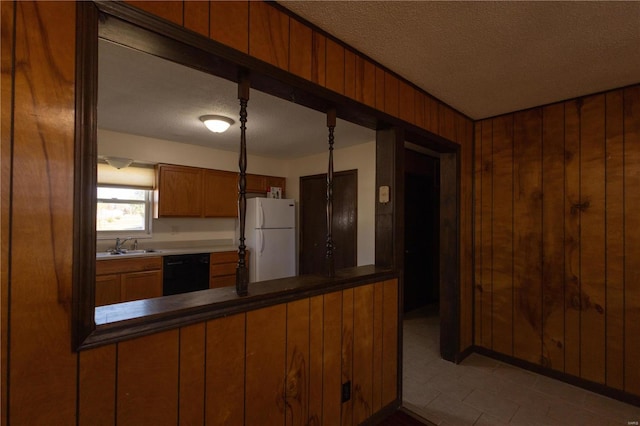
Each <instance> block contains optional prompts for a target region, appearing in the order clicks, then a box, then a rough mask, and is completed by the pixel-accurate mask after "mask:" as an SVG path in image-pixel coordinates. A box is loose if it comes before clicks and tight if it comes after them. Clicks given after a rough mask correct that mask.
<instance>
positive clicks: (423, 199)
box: [403, 149, 440, 315]
mask: <svg viewBox="0 0 640 426" xmlns="http://www.w3.org/2000/svg"><path fill="white" fill-rule="evenodd" d="M439 176H440V160H439V158H438V157H434V156H431V155H426V154H422V153H419V152H416V151H413V150H409V149H406V150H405V210H404V211H405V231H404V243H405V254H404V307H403V308H404V309H403V310H404V312H405V313H408V312H411V311H414V310H416V309H428V310H429V312H431V314H432V315H434V314H435V315H437V314H438V312H439V304H440V255H439V253H440V249H439V248H440V179H439Z"/></svg>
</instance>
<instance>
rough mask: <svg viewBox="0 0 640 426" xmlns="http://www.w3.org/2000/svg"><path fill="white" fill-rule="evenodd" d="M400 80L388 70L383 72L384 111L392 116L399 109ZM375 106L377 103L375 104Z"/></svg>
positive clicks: (396, 113) (395, 115)
mask: <svg viewBox="0 0 640 426" xmlns="http://www.w3.org/2000/svg"><path fill="white" fill-rule="evenodd" d="M399 85H400V80H398V78H397V77H396V76H394V75H393V74H391V73H389V72H385V73H384V112H386V113H387V114H389V115H392V116H394V117H397V116H398V113H399V111H400V87H399ZM376 106H377V105H376Z"/></svg>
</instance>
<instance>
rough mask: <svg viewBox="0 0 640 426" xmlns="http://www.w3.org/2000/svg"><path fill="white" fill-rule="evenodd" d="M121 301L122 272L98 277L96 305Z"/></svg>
mask: <svg viewBox="0 0 640 426" xmlns="http://www.w3.org/2000/svg"><path fill="white" fill-rule="evenodd" d="M112 303H120V274H113V275H98V276H97V277H96V306H102V305H111V304H112Z"/></svg>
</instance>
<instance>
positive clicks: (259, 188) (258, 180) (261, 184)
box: [247, 174, 267, 192]
mask: <svg viewBox="0 0 640 426" xmlns="http://www.w3.org/2000/svg"><path fill="white" fill-rule="evenodd" d="M247 192H267V177H266V176H262V175H251V174H247Z"/></svg>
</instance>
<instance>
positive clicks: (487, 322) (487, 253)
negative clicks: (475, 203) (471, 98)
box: [441, 120, 493, 349]
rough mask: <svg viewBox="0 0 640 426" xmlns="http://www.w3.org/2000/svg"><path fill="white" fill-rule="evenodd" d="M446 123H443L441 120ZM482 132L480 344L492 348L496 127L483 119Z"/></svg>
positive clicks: (490, 121)
mask: <svg viewBox="0 0 640 426" xmlns="http://www.w3.org/2000/svg"><path fill="white" fill-rule="evenodd" d="M441 123H443V121H441ZM481 127H482V131H481V135H480V137H481V138H482V141H481V150H482V179H481V183H482V185H481V187H480V190H481V191H482V204H481V207H480V208H481V209H482V210H481V213H480V218H481V219H480V220H481V221H480V228H481V229H480V233H481V235H482V238H481V240H480V247H481V250H482V266H481V268H482V269H481V270H482V281H481V282H480V285H481V291H482V302H481V303H482V311H481V312H482V314H481V315H482V333H481V334H480V336H481V340H480V345H481V346H484V347H485V348H488V349H491V348H492V346H493V343H492V335H491V327H492V320H493V318H492V316H491V315H492V313H493V258H492V255H493V245H492V241H491V238H492V225H493V214H492V213H493V140H492V134H493V126H492V120H484V121H482V123H481Z"/></svg>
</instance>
